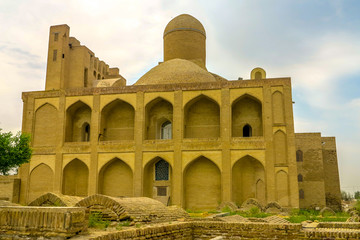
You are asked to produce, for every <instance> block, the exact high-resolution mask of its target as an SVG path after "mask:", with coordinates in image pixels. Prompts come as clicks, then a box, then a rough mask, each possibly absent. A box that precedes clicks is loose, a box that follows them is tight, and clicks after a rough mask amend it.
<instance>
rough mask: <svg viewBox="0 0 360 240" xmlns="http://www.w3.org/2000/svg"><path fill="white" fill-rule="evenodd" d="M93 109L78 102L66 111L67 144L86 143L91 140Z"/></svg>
mask: <svg viewBox="0 0 360 240" xmlns="http://www.w3.org/2000/svg"><path fill="white" fill-rule="evenodd" d="M90 124H91V108H90V107H89V106H88V105H86V104H85V103H83V102H82V101H77V102H76V103H74V104H72V105H71V106H70V107H69V108H68V109H67V110H66V134H65V141H66V142H85V141H89V140H90V130H91V125H90Z"/></svg>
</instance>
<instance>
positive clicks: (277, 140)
mask: <svg viewBox="0 0 360 240" xmlns="http://www.w3.org/2000/svg"><path fill="white" fill-rule="evenodd" d="M274 148H275V163H276V164H284V163H287V143H286V134H285V133H284V132H283V131H281V130H278V131H276V133H275V134H274Z"/></svg>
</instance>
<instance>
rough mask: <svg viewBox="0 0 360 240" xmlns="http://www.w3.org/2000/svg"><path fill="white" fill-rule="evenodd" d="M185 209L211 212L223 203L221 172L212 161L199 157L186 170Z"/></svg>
mask: <svg viewBox="0 0 360 240" xmlns="http://www.w3.org/2000/svg"><path fill="white" fill-rule="evenodd" d="M183 179H184V194H183V195H184V202H185V209H191V210H211V209H216V208H217V206H218V205H219V203H220V202H221V172H220V169H219V168H218V166H217V165H216V164H215V163H214V162H212V161H211V160H210V159H208V158H205V157H202V156H201V157H199V158H197V159H195V160H194V161H192V162H191V163H190V164H188V165H187V166H186V168H185V170H184V177H183Z"/></svg>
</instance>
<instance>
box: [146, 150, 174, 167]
mask: <svg viewBox="0 0 360 240" xmlns="http://www.w3.org/2000/svg"><path fill="white" fill-rule="evenodd" d="M156 158H161V159H163V160H165V161H167V162H168V163H169V164H170V166H171V167H172V168H173V167H174V153H173V152H161V153H160V152H157V153H150V152H145V153H143V162H142V166H143V168H145V167H146V165H148V164H149V163H150V162H152V161H153V160H154V159H156Z"/></svg>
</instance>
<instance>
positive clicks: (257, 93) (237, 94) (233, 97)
mask: <svg viewBox="0 0 360 240" xmlns="http://www.w3.org/2000/svg"><path fill="white" fill-rule="evenodd" d="M244 96H249V97H250V98H253V99H254V100H257V101H259V102H260V103H261V105H263V102H264V97H263V88H261V87H254V88H238V89H230V103H231V106H232V105H233V104H234V102H235V101H237V100H238V99H241V98H242V97H244Z"/></svg>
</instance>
